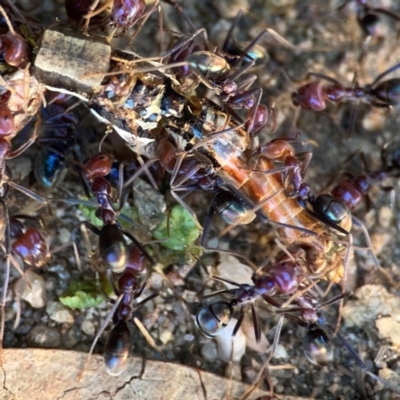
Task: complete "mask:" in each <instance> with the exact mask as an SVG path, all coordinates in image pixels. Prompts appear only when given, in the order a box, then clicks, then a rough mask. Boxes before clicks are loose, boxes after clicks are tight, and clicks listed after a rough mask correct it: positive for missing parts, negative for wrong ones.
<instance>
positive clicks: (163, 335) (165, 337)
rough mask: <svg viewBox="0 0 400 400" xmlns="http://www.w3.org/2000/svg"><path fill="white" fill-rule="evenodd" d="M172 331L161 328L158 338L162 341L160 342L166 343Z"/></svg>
mask: <svg viewBox="0 0 400 400" xmlns="http://www.w3.org/2000/svg"><path fill="white" fill-rule="evenodd" d="M173 336H174V335H173V333H172V332H171V331H170V330H167V329H165V330H163V331H162V332H161V333H160V340H161V342H162V344H167V343H168V342H169V341H170V340H171V339H172V338H173Z"/></svg>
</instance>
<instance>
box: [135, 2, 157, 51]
mask: <svg viewBox="0 0 400 400" xmlns="http://www.w3.org/2000/svg"><path fill="white" fill-rule="evenodd" d="M159 3H160V1H159V0H156V1H155V2H154V4H153V6H152V7H151V8H150V10H149V11H147V12H146V13H144V14H143V15H142V16H141V17H140V18H139V19H138V20H137V21H136V23H138V22H139V21H140V23H139V24H138V26H137V27H136V30H135V33H134V34H133V35H132V36H131V37H130V38H129V40H128V43H129V44H130V43H131V42H132V41H133V39H135V37H136V36H137V35H138V34H139V32H140V31H141V30H142V28H143V25H144V24H145V23H146V22H147V20H148V19H149V17H150V15H151V14H153V12H154V11H156V9H157V8H158V5H159ZM136 23H135V24H136Z"/></svg>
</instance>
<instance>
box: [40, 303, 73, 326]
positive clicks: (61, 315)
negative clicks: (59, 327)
mask: <svg viewBox="0 0 400 400" xmlns="http://www.w3.org/2000/svg"><path fill="white" fill-rule="evenodd" d="M46 312H47V314H49V316H50V319H52V320H53V321H55V322H57V323H58V324H63V323H65V322H66V323H68V324H73V323H74V316H73V315H72V312H71V311H70V310H68V309H67V308H65V307H64V306H63V305H62V304H61V303H58V302H57V301H49V302H48V303H47V305H46Z"/></svg>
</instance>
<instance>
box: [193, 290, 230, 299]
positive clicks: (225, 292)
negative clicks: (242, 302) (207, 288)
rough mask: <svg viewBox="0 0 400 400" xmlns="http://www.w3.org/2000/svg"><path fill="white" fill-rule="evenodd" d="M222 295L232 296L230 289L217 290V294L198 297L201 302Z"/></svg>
mask: <svg viewBox="0 0 400 400" xmlns="http://www.w3.org/2000/svg"><path fill="white" fill-rule="evenodd" d="M220 294H231V291H230V289H221V290H216V291H215V292H212V293H209V294H204V295H202V296H197V298H198V299H199V300H206V299H211V298H212V297H215V296H219V295H220Z"/></svg>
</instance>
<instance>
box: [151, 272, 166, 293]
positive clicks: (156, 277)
mask: <svg viewBox="0 0 400 400" xmlns="http://www.w3.org/2000/svg"><path fill="white" fill-rule="evenodd" d="M162 283H163V278H162V276H161V275H160V274H157V272H153V273H152V274H151V276H150V286H151V288H152V289H154V290H160V289H161V288H162Z"/></svg>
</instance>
